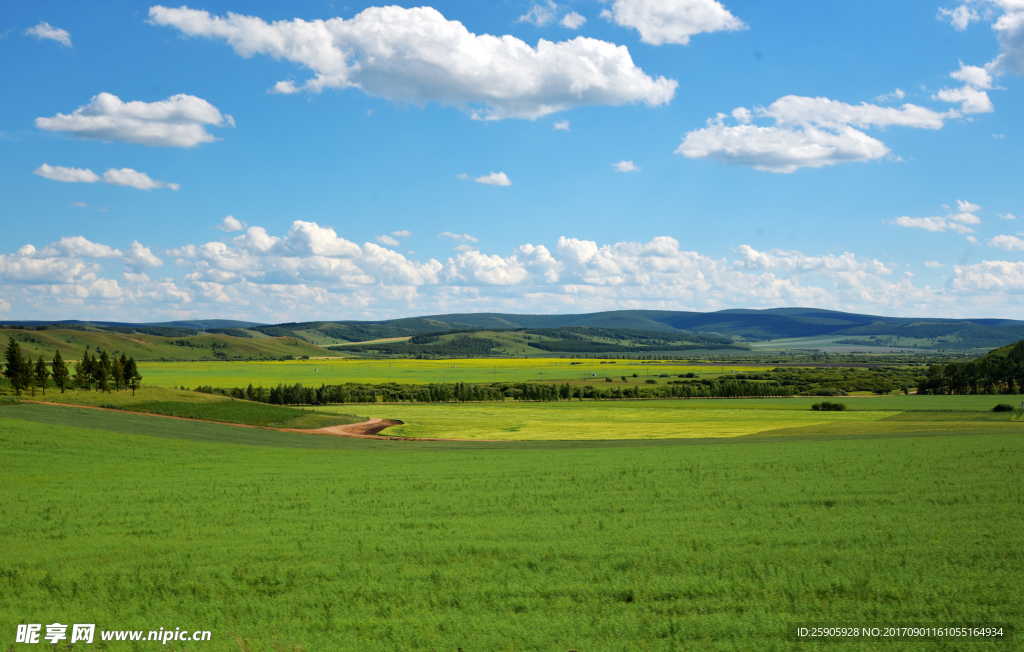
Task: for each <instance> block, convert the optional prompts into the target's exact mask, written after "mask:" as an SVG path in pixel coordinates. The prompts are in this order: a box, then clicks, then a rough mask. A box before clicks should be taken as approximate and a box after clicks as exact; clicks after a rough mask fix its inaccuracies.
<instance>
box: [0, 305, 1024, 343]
mask: <svg viewBox="0 0 1024 652" xmlns="http://www.w3.org/2000/svg"><path fill="white" fill-rule="evenodd" d="M0 323H3V324H9V325H12V326H24V327H29V328H31V327H34V326H38V325H48V326H49V327H50V328H71V329H89V330H92V329H97V330H107V331H112V332H122V333H124V332H132V331H138V332H141V333H148V334H152V335H163V336H179V335H184V334H189V333H193V332H196V331H205V332H208V333H222V334H225V335H232V336H236V337H266V336H271V337H279V336H290V337H296V338H298V339H300V340H305V341H307V342H310V343H313V344H317V345H320V346H324V345H330V344H338V343H344V342H365V341H370V340H379V339H385V338H394V337H408V336H414V335H424V334H438V333H448V332H473V331H509V330H524V329H525V330H531V331H536V330H539V329H544V330H548V329H559V330H566V331H575V332H578V333H579V334H581V335H585V334H587V333H588V332H590V334H592V335H597V333H596V332H595V331H594V330H593V329H598V330H600V331H604V332H608V331H613V332H614V331H632V332H634V334H635V333H636V332H640V331H643V332H647V333H655V332H663V333H665V334H666V335H668V334H670V333H689V334H693V335H699V336H705V337H711V338H716V337H717V338H727V339H732V340H737V341H745V342H757V341H765V340H775V339H784V338H807V337H836V338H843V339H842V341H843V342H846V343H849V344H865V345H876V346H881V345H885V346H910V347H920V348H939V349H980V348H994V347H999V346H1004V345H1006V344H1009V343H1011V342H1015V341H1017V340H1020V339H1024V321H1018V320H1011V319H937V318H932V317H881V316H877V315H862V314H856V313H848V312H839V311H834V310H819V309H816V308H770V309H767V310H743V309H736V310H720V311H718V312H707V313H704V312H680V311H668V310H615V311H608V312H594V313H585V314H576V315H516V314H504V313H461V314H449V315H430V316H424V317H409V318H403V319H391V320H381V321H354V320H339V321H315V322H299V323H283V324H260V323H257V322H247V321H236V320H228V319H200V320H189V321H170V322H160V323H150V324H133V323H125V322H87V321H75V320H65V321H57V322H53V321H39V320H32V321H14V322H11V321H8V322H0ZM601 336H604V335H601Z"/></svg>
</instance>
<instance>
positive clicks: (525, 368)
mask: <svg viewBox="0 0 1024 652" xmlns="http://www.w3.org/2000/svg"><path fill="white" fill-rule="evenodd" d="M600 362H601V361H600V360H573V359H569V358H519V359H497V358H468V359H461V360H390V361H388V360H369V361H368V360H295V361H289V362H279V361H267V362H216V361H212V362H147V363H146V364H145V365H140V368H141V372H142V375H143V376H144V380H143V382H144V383H145V384H147V385H158V386H161V387H174V386H178V387H181V386H185V387H190V388H191V387H196V386H198V385H210V386H213V387H246V386H247V385H248V384H249V383H252V384H253V385H256V386H258V385H259V384H261V383H262V385H263V386H264V387H270V386H276V385H277V384H278V383H289V384H294V383H302V384H303V385H304V386H311V385H312V386H316V387H319V386H320V385H321V384H328V385H330V384H339V383H371V384H376V383H385V382H396V383H403V384H404V383H410V384H417V383H455V382H465V383H490V382H524V381H536V382H545V381H558V382H566V381H570V382H577V381H578V382H586V383H589V384H597V383H601V385H602V386H604V385H606V384H607V383H605V380H604V379H605V378H606V377H610V378H612V379H613V380H614V381H615V384H617V385H621V384H622V381H621V380H620V377H621V376H627V377H628V378H629V384H632V385H635V384H637V383H640V384H643V383H644V381H645V380H646V379H647V378H654V377H657V376H658V375H659V374H669V375H671V376H673V377H675V376H677V375H679V374H685V373H690V372H692V373H695V374H696V373H699V374H700V377H701V378H717V377H719V376H721V375H731V373H732V372H733V371H736V372H737V373H739V372H750V371H763V370H764V369H765V367H764V366H759V367H753V366H749V365H735V364H732V365H730V364H728V363H727V364H724V365H714V366H707V367H700V366H696V365H684V364H673V363H656V364H640V363H638V362H636V361H627V360H618V361H616V363H615V364H600ZM573 363H578V364H573ZM768 368H770V367H768ZM633 374H637V376H638V377H637V378H633V377H632V375H633ZM663 380H669V379H667V378H665V379H663Z"/></svg>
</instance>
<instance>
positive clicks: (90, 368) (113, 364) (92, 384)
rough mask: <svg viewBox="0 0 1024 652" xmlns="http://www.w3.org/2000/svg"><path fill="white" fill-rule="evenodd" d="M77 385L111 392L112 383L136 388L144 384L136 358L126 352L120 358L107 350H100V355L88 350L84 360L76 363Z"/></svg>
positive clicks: (84, 354) (83, 355)
mask: <svg viewBox="0 0 1024 652" xmlns="http://www.w3.org/2000/svg"><path fill="white" fill-rule="evenodd" d="M74 382H75V385H76V386H77V387H78V389H94V390H96V391H101V392H109V391H110V384H111V383H113V384H114V389H115V390H117V391H120V390H122V389H130V390H132V395H133V396H134V395H135V390H136V389H138V388H139V387H140V386H141V385H142V375H141V374H140V373H139V367H138V365H136V364H135V359H134V358H129V357H128V356H127V355H125V354H124V353H122V354H121V357H120V358H111V357H110V355H109V354H107V352H106V351H100V355H99V357H96V354H95V353H93V354H90V353H89V351H88V350H86V352H85V353H83V354H82V361H81V362H76V363H75V376H74Z"/></svg>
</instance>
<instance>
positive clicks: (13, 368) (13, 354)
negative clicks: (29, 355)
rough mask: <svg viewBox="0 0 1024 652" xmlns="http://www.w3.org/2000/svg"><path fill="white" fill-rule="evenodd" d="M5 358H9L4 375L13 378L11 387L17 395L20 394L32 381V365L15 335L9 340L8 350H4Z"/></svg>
mask: <svg viewBox="0 0 1024 652" xmlns="http://www.w3.org/2000/svg"><path fill="white" fill-rule="evenodd" d="M4 358H5V359H6V360H7V368H6V369H4V376H6V377H7V378H9V379H10V380H11V387H13V388H14V393H15V395H18V396H20V395H21V390H23V389H25V388H26V387H28V386H29V384H30V383H31V375H32V367H31V364H30V363H29V362H28V360H26V359H25V356H24V355H22V353H21V345H19V344H18V341H17V340H15V339H14V338H13V337H12V338H10V339H8V340H7V350H6V351H4Z"/></svg>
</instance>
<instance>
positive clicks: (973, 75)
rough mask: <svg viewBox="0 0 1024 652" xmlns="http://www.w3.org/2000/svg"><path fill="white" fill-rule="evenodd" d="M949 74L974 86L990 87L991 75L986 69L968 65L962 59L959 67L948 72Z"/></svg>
mask: <svg viewBox="0 0 1024 652" xmlns="http://www.w3.org/2000/svg"><path fill="white" fill-rule="evenodd" d="M949 76H950V77H952V78H953V79H955V80H957V81H962V82H963V83H965V84H967V85H968V86H973V87H974V88H981V89H990V88H992V75H991V74H989V71H988V70H985V69H984V68H981V67H978V66H968V65H966V64H964V62H963V61H961V62H960V69H959V70H954V71H953V72H951V73H949Z"/></svg>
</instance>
